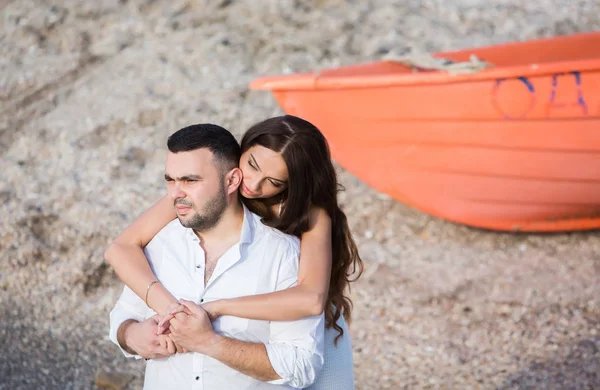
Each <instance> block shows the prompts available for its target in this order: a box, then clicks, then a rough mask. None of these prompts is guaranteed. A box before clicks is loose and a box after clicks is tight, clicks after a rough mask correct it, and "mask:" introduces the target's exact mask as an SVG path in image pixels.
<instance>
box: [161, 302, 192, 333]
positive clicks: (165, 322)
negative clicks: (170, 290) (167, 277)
mask: <svg viewBox="0 0 600 390" xmlns="http://www.w3.org/2000/svg"><path fill="white" fill-rule="evenodd" d="M183 311H185V306H183V305H182V304H180V303H179V302H173V303H171V304H170V305H169V306H167V310H166V313H167V314H165V315H164V316H161V317H160V320H159V321H158V327H157V329H156V334H163V333H164V334H168V333H170V332H169V325H170V323H171V320H172V319H173V318H174V317H175V314H177V313H181V312H183Z"/></svg>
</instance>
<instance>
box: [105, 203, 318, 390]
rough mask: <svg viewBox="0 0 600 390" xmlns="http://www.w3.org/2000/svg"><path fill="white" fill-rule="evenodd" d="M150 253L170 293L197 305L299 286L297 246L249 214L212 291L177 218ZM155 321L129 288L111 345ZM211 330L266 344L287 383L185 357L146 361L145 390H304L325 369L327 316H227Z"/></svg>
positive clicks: (116, 313) (114, 314)
mask: <svg viewBox="0 0 600 390" xmlns="http://www.w3.org/2000/svg"><path fill="white" fill-rule="evenodd" d="M145 254H146V257H147V258H148V261H149V262H150V266H151V267H152V269H153V271H154V273H155V275H156V276H157V278H158V279H159V280H160V282H161V283H162V284H163V285H164V286H165V288H166V289H167V290H169V292H171V294H173V295H174V296H175V297H176V298H177V299H180V298H183V299H188V300H190V301H193V302H195V303H196V304H202V303H203V302H210V301H213V300H217V299H225V298H235V297H240V296H246V295H255V294H263V293H269V292H273V291H279V290H283V289H286V288H289V287H291V286H294V285H295V284H296V283H297V281H298V260H299V240H298V239H297V238H296V237H293V236H289V235H286V234H283V233H281V232H280V231H278V230H276V229H273V228H270V227H268V226H265V225H264V224H262V223H261V221H260V217H259V216H257V215H256V214H253V213H252V212H250V211H249V210H248V209H246V208H245V207H244V222H243V225H242V231H241V235H240V241H239V242H238V243H237V244H235V245H234V246H233V247H231V248H230V249H229V250H228V251H227V252H225V254H223V256H221V258H220V259H219V261H218V263H217V266H216V268H215V270H214V272H213V274H212V275H211V278H210V280H209V281H208V283H207V285H206V286H204V270H205V255H204V251H203V249H202V247H201V246H200V241H199V239H198V237H197V236H196V234H195V233H194V231H193V230H192V229H189V228H185V227H183V226H182V225H181V223H180V222H179V220H178V219H176V220H174V221H172V222H171V223H169V224H168V225H167V226H166V227H165V228H163V229H162V230H161V231H160V232H159V233H158V234H157V235H156V236H155V237H154V238H153V239H152V241H151V242H150V243H149V244H148V245H147V246H146V248H145ZM155 314H156V313H154V312H153V311H152V310H151V309H149V308H148V307H147V306H146V304H145V303H144V301H143V300H142V299H140V298H139V297H138V296H137V295H135V293H133V291H131V290H130V289H129V288H128V287H125V288H124V289H123V293H122V294H121V297H120V298H119V300H118V302H117V304H116V306H115V308H114V309H113V310H112V311H111V313H110V338H111V340H112V341H113V342H114V343H115V344H117V345H119V343H118V342H117V330H118V329H119V326H120V325H121V324H122V323H123V322H124V321H125V320H128V319H135V320H137V321H144V320H146V319H148V318H150V317H152V316H153V315H155ZM213 328H214V330H215V331H216V332H217V333H220V334H222V335H224V336H227V337H231V338H234V339H238V340H243V341H248V342H254V343H263V344H265V346H266V350H267V355H268V357H269V360H270V362H271V365H272V366H273V369H274V370H275V372H276V373H277V374H278V375H279V376H280V377H281V378H282V379H279V380H275V381H271V382H261V381H258V380H256V379H253V378H251V377H249V376H247V375H244V374H242V373H240V372H238V371H236V370H234V369H232V368H230V367H228V366H226V365H225V364H223V363H221V362H219V361H217V360H215V359H213V358H211V357H209V356H205V355H202V354H199V353H184V354H175V355H173V356H170V357H168V358H164V359H153V360H148V361H147V366H146V375H145V379H144V389H146V390H154V389H270V388H280V389H281V388H291V387H295V388H303V387H307V386H309V385H310V384H311V383H313V382H314V380H315V378H316V376H317V375H318V374H319V372H320V371H321V369H322V367H323V349H324V342H323V339H324V316H323V315H322V314H321V315H320V316H313V317H307V318H304V319H301V320H297V321H285V322H283V321H258V320H248V319H244V318H238V317H232V316H221V317H219V318H217V319H216V320H215V321H214V322H213ZM119 347H120V346H119ZM121 350H122V351H123V353H124V354H125V356H127V357H133V355H130V354H128V353H127V352H126V351H124V350H123V349H121ZM136 357H137V358H139V356H136Z"/></svg>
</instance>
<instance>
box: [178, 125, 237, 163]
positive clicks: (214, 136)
mask: <svg viewBox="0 0 600 390" xmlns="http://www.w3.org/2000/svg"><path fill="white" fill-rule="evenodd" d="M167 147H168V148H169V151H170V152H171V153H179V152H189V151H191V150H196V149H202V148H206V149H208V150H210V151H211V152H212V153H213V155H214V156H215V159H216V160H217V161H218V162H219V163H220V164H221V166H222V168H223V170H224V171H228V170H230V169H233V168H235V167H237V166H238V164H239V163H240V155H241V152H240V145H239V144H238V143H237V141H236V139H235V137H234V136H233V134H231V133H230V132H229V131H228V130H226V129H224V128H222V127H221V126H217V125H213V124H210V123H201V124H198V125H191V126H187V127H184V128H183V129H180V130H177V131H176V132H175V133H173V134H171V136H170V137H169V140H168V141H167Z"/></svg>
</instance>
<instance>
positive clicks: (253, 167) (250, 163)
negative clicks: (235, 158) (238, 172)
mask: <svg viewBox="0 0 600 390" xmlns="http://www.w3.org/2000/svg"><path fill="white" fill-rule="evenodd" d="M248 165H250V167H251V168H252V169H256V167H255V166H254V164H253V163H252V161H251V160H248Z"/></svg>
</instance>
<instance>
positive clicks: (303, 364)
mask: <svg viewBox="0 0 600 390" xmlns="http://www.w3.org/2000/svg"><path fill="white" fill-rule="evenodd" d="M282 256H283V258H282V261H281V264H280V268H279V272H278V283H277V290H278V291H279V290H284V289H286V288H290V287H292V286H294V285H295V284H296V283H297V281H298V260H299V252H298V248H297V246H294V245H290V246H289V247H288V248H286V249H284V250H283V251H282ZM270 331H271V333H270V337H269V343H268V344H266V349H267V355H268V357H269V361H270V362H271V366H273V369H274V370H275V372H276V373H277V374H278V375H279V376H280V377H281V379H277V380H274V381H270V382H269V383H272V384H276V385H283V384H286V385H289V386H292V387H295V388H305V387H308V386H310V385H311V384H313V383H314V381H315V380H316V378H317V376H318V375H319V373H320V372H321V370H322V368H323V362H324V358H323V356H324V344H325V343H324V335H325V318H324V315H323V314H321V315H318V316H311V317H306V318H303V319H300V320H296V321H272V322H271V323H270Z"/></svg>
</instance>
